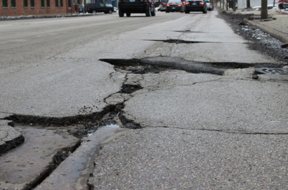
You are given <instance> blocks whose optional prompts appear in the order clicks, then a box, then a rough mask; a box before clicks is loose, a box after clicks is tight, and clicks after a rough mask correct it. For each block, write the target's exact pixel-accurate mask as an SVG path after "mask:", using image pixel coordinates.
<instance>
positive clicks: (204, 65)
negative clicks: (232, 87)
mask: <svg viewBox="0 0 288 190" xmlns="http://www.w3.org/2000/svg"><path fill="white" fill-rule="evenodd" d="M101 61H105V62H107V63H110V64H112V65H114V66H115V68H116V69H120V70H126V71H130V72H132V73H134V74H145V73H159V72H161V71H165V70H183V71H186V72H189V73H209V74H215V75H223V74H224V72H225V71H226V70H228V69H241V68H249V67H254V68H258V70H261V68H262V69H264V68H270V69H271V70H273V68H276V69H278V70H282V67H283V66H286V65H283V64H273V63H239V62H196V61H189V60H185V59H183V58H180V57H149V58H142V59H101ZM282 73H286V71H283V72H282ZM258 74H264V73H260V72H258Z"/></svg>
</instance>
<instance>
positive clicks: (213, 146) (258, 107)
mask: <svg viewBox="0 0 288 190" xmlns="http://www.w3.org/2000/svg"><path fill="white" fill-rule="evenodd" d="M83 19H84V20H83ZM83 19H81V22H79V18H73V19H71V20H70V21H71V22H72V25H73V26H74V27H75V33H73V32H71V34H69V33H68V32H67V31H70V29H71V28H70V27H71V25H69V22H68V21H67V20H65V19H60V20H50V21H49V22H51V23H52V26H54V25H55V26H57V25H58V26H59V25H63V28H65V27H64V26H67V28H65V29H62V30H63V31H61V30H60V29H59V30H60V31H59V30H58V29H56V30H55V31H53V30H52V31H50V32H54V34H55V35H59V36H62V37H63V38H64V40H63V43H64V44H63V46H60V44H58V45H59V49H57V50H55V51H53V53H52V55H50V54H49V53H47V52H46V50H48V49H49V48H52V47H53V43H48V42H49V38H48V39H47V40H46V39H44V41H42V43H44V42H47V49H45V51H43V49H41V48H40V49H38V50H35V51H36V52H37V53H40V55H41V58H37V57H32V58H30V59H28V58H27V57H25V56H27V55H29V53H27V52H25V51H24V52H21V53H20V54H21V55H22V56H23V57H24V62H25V63H24V62H22V60H21V59H20V58H19V57H15V59H14V61H15V62H13V59H10V58H9V56H8V55H5V56H4V57H3V60H2V62H1V79H2V78H3V80H1V82H0V83H1V85H0V86H1V88H2V89H1V92H2V91H3V92H4V93H1V95H0V99H1V113H5V115H7V114H8V115H14V116H16V117H17V115H18V116H24V118H25V116H26V117H27V119H29V117H30V116H41V117H44V118H45V117H47V118H54V117H58V118H60V119H61V118H62V117H66V116H72V117H73V116H77V115H79V114H80V115H87V116H91V115H93V114H95V113H98V112H101V111H103V110H104V109H105V108H107V106H112V105H113V106H114V107H117V105H121V106H123V109H122V110H120V111H119V110H118V111H119V112H120V113H121V114H120V113H119V115H118V114H116V117H119V118H118V119H119V120H120V121H119V120H117V122H118V124H119V125H120V126H121V127H126V128H134V129H126V130H113V132H107V131H105V130H104V132H103V130H97V131H96V132H95V133H94V134H93V135H92V136H90V137H89V138H88V140H87V139H85V140H83V142H85V143H83V144H82V145H81V146H80V147H79V148H78V149H77V150H76V151H75V152H74V153H71V155H70V156H69V157H68V159H66V160H65V161H64V162H63V163H62V164H61V165H60V166H59V167H58V168H57V169H56V170H55V171H54V172H52V173H51V175H49V176H48V177H47V178H46V179H45V180H43V181H39V182H38V184H39V186H37V187H35V189H41V190H43V189H51V188H54V189H89V188H92V189H109V190H110V189H277V188H278V189H285V187H286V186H287V182H286V181H287V180H286V179H287V165H286V164H287V161H288V160H287V155H286V145H287V134H288V133H287V121H288V117H287V114H286V113H287V109H288V108H287V107H288V106H287V105H288V102H287V94H288V93H287V91H288V90H287V89H288V88H287V85H288V84H287V79H288V78H287V75H283V76H280V75H259V76H257V77H255V76H254V75H255V74H254V71H255V68H253V67H248V68H235V67H232V68H231V69H228V68H226V69H224V70H223V71H222V73H221V75H219V73H218V74H217V75H215V74H211V72H207V73H206V74H204V73H201V74H194V73H188V72H185V65H186V66H190V65H189V64H192V63H191V62H194V63H196V62H201V63H214V64H215V63H219V64H220V63H227V62H229V63H231V62H233V63H247V64H250V63H253V64H263V65H266V64H275V65H279V67H282V66H284V65H283V63H278V62H277V61H275V60H274V59H272V58H270V57H268V56H267V55H265V54H261V53H259V52H257V51H255V50H251V49H249V48H248V44H247V41H246V40H245V39H244V38H242V37H241V36H239V35H237V34H235V33H234V32H233V30H232V29H231V28H230V26H229V24H228V23H226V22H225V21H224V20H223V19H221V17H219V15H218V13H217V12H216V11H212V12H209V13H208V14H194V13H193V14H192V13H191V14H187V15H186V14H185V15H184V14H180V13H179V14H178V13H175V14H165V13H159V15H157V16H156V17H155V19H154V20H151V18H146V17H138V16H135V17H133V16H131V17H130V18H123V19H120V18H118V16H117V15H112V16H111V15H109V16H107V15H102V16H99V17H93V18H83ZM113 19H117V22H119V23H117V22H115V20H113ZM95 20H97V21H98V22H95ZM101 20H102V21H103V22H101ZM58 21H60V22H58ZM104 21H105V22H104ZM54 22H55V23H54ZM85 22H87V23H89V26H91V28H92V29H94V30H83V29H85V27H87V24H85ZM92 22H93V23H92ZM126 22H129V24H126ZM45 23H46V24H47V25H48V23H47V20H43V22H42V21H41V22H39V23H38V21H37V22H34V21H29V22H28V21H27V23H26V21H24V22H20V24H22V27H25V25H26V24H28V25H30V26H31V27H32V26H37V27H38V26H41V25H45ZM75 23H78V25H77V24H75ZM124 23H125V24H126V25H125V26H123V25H124ZM140 23H141V24H140ZM9 24H11V23H8V25H9ZM117 24H118V25H117ZM12 25H13V24H12ZM12 25H11V26H12ZM115 25H117V26H118V27H119V31H116V30H115V31H114V30H111V26H115ZM120 26H122V27H120ZM171 26H173V29H171ZM97 27H102V30H96V29H97ZM1 29H2V28H1ZM8 30H12V29H11V28H10V27H8ZM8 30H7V31H8ZM27 30H29V29H27ZM4 31H5V29H4ZM7 31H6V32H7ZM94 31H96V32H95V33H93V32H94ZM179 31H180V32H179ZM181 31H183V32H181ZM187 31H191V32H187ZM15 32H16V31H15ZM77 32H78V33H77ZM79 33H82V35H83V39H82V41H81V42H80V41H79V40H78V41H77V40H76V38H75V36H76V37H77V36H78V35H77V34H79ZM52 34H53V33H52ZM52 34H51V35H52ZM18 35H20V34H18ZM39 35H40V34H39ZM52 36H53V35H52ZM69 37H70V38H72V37H74V38H73V40H72V42H73V41H74V42H79V44H77V45H74V44H73V43H72V42H71V41H69ZM78 37H79V36H78ZM91 37H93V40H92V41H91ZM40 38H41V37H39V38H37V40H36V41H33V40H31V43H30V46H29V47H31V48H32V47H34V46H35V47H37V45H36V44H37V42H38V40H39V41H41V40H40ZM20 39H21V40H22V41H23V40H24V41H25V40H29V39H30V38H29V37H28V36H20ZM52 39H54V38H52ZM166 39H177V40H186V41H199V42H203V41H206V42H213V43H166V42H165V40H166ZM13 40H14V41H13ZM21 40H20V41H17V42H19V43H20V42H22V41H21ZM6 41H7V40H6ZM6 41H5V42H4V44H5V43H6ZM8 41H9V39H8ZM219 41H220V42H221V43H218V42H219ZM10 42H15V39H10ZM176 42H177V41H176ZM215 42H217V43H215ZM6 45H7V44H6ZM14 45H15V44H12V45H10V46H8V45H7V46H8V47H7V49H9V48H11V49H12V48H13V46H14ZM65 45H66V46H65ZM1 47H2V48H3V49H4V50H6V49H5V48H4V46H1ZM50 50H51V49H50ZM6 51H7V50H6ZM51 51H52V50H51ZM35 55H36V53H35ZM179 57H181V59H178V58H179ZM146 58H151V59H152V60H154V61H155V60H156V61H155V62H153V61H152V63H155V65H156V66H157V64H158V63H159V61H160V62H161V61H162V63H161V64H162V66H161V68H160V69H159V70H157V72H154V71H155V70H154V69H153V68H152V69H151V68H149V69H151V70H149V69H148V70H149V72H144V73H141V72H139V73H137V72H136V73H135V72H134V71H135V70H136V71H139V70H140V71H142V70H143V67H141V65H140V66H139V65H127V67H125V68H123V67H120V68H117V67H116V66H114V65H112V64H109V63H107V62H104V61H101V60H107V59H118V60H120V59H123V60H124V59H127V60H131V59H138V60H143V59H144V60H145V59H146ZM42 59H43V60H42ZM169 59H171V60H176V61H177V60H178V61H179V62H181V61H183V60H184V61H183V62H185V64H182V62H181V63H177V64H176V63H175V62H169V61H168V62H169V64H171V65H170V67H168V68H165V69H163V68H162V67H163V60H164V61H165V60H169ZM7 60H9V61H10V62H9V63H10V64H11V65H9V64H8V62H6V61H7ZM168 62H167V63H168ZM17 63H18V64H20V66H21V68H22V70H21V69H19V65H17ZM179 64H182V65H184V66H183V67H184V69H183V68H182V69H181V70H178V68H177V67H175V65H176V66H177V65H179ZM158 66H159V65H158ZM214 66H215V65H214ZM147 67H151V66H149V65H148V66H147ZM215 68H217V64H216V66H215ZM183 70H184V71H183ZM44 71H45V72H44ZM150 71H151V72H150ZM222 74H223V75H222ZM17 82H19V83H17ZM12 84H13V88H10V87H11V86H12ZM125 87H127V88H128V87H129V88H128V89H124V88H125ZM133 88H134V90H133ZM4 100H5V101H4ZM121 108H122V107H121ZM115 109H116V108H115ZM105 114H106V112H105ZM103 115H104V113H103ZM102 117H103V118H105V117H106V115H104V116H102ZM120 117H122V120H121V118H120ZM10 118H13V117H10ZM14 118H15V117H14ZM123 118H124V119H123ZM74 119H75V118H74ZM108 119H109V116H108ZM73 121H74V120H73ZM77 122H78V121H77V120H76V122H75V123H74V124H79V123H77ZM115 122H116V121H115ZM32 124H33V123H32ZM42 124H43V125H45V124H44V123H42ZM89 125H93V124H91V123H89ZM95 125H96V124H95ZM129 126H132V127H129ZM56 127H57V126H56ZM65 127H67V128H69V126H65ZM97 127H98V124H97ZM47 130H49V128H47ZM54 130H55V128H54ZM67 131H68V130H66V132H67ZM107 134H109V135H107ZM56 136H57V137H58V135H56ZM24 138H25V136H24ZM26 138H27V137H26ZM86 140H87V141H86ZM73 141H76V140H75V139H74V138H73ZM86 142H87V143H86ZM87 147H88V148H87ZM16 150H17V149H16ZM83 155H84V157H85V159H83ZM86 157H87V158H88V159H86ZM1 164H2V165H3V164H5V162H1ZM0 167H1V165H0ZM2 167H3V166H2ZM0 171H4V170H0ZM71 171H73V172H71ZM11 175H13V174H12V173H11ZM33 177H35V176H32V178H33ZM1 180H2V179H1ZM87 180H88V181H87ZM27 181H28V180H27ZM59 181H61V182H59ZM66 181H67V182H68V183H63V182H66ZM0 185H1V187H2V186H3V187H5V182H4V183H1V184H0ZM6 185H7V184H6ZM10 185H11V186H13V184H10V183H9V186H10ZM18 186H19V184H17V182H15V187H18ZM23 189H25V188H23Z"/></svg>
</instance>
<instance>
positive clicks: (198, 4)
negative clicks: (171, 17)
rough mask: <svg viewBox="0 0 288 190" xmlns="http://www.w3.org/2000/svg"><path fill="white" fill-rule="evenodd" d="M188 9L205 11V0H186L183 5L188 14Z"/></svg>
mask: <svg viewBox="0 0 288 190" xmlns="http://www.w3.org/2000/svg"><path fill="white" fill-rule="evenodd" d="M190 11H201V12H203V13H207V5H206V2H205V0H195V1H194V0H188V1H187V2H186V6H185V13H186V14H189V13H190Z"/></svg>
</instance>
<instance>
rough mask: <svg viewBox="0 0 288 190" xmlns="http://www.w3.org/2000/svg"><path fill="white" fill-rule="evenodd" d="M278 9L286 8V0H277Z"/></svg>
mask: <svg viewBox="0 0 288 190" xmlns="http://www.w3.org/2000/svg"><path fill="white" fill-rule="evenodd" d="M278 7H279V9H287V8H288V0H279V1H278Z"/></svg>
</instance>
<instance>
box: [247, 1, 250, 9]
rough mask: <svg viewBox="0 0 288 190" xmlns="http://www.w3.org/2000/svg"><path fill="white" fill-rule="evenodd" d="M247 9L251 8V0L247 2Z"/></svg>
mask: <svg viewBox="0 0 288 190" xmlns="http://www.w3.org/2000/svg"><path fill="white" fill-rule="evenodd" d="M247 8H251V5H250V0H247Z"/></svg>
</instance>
